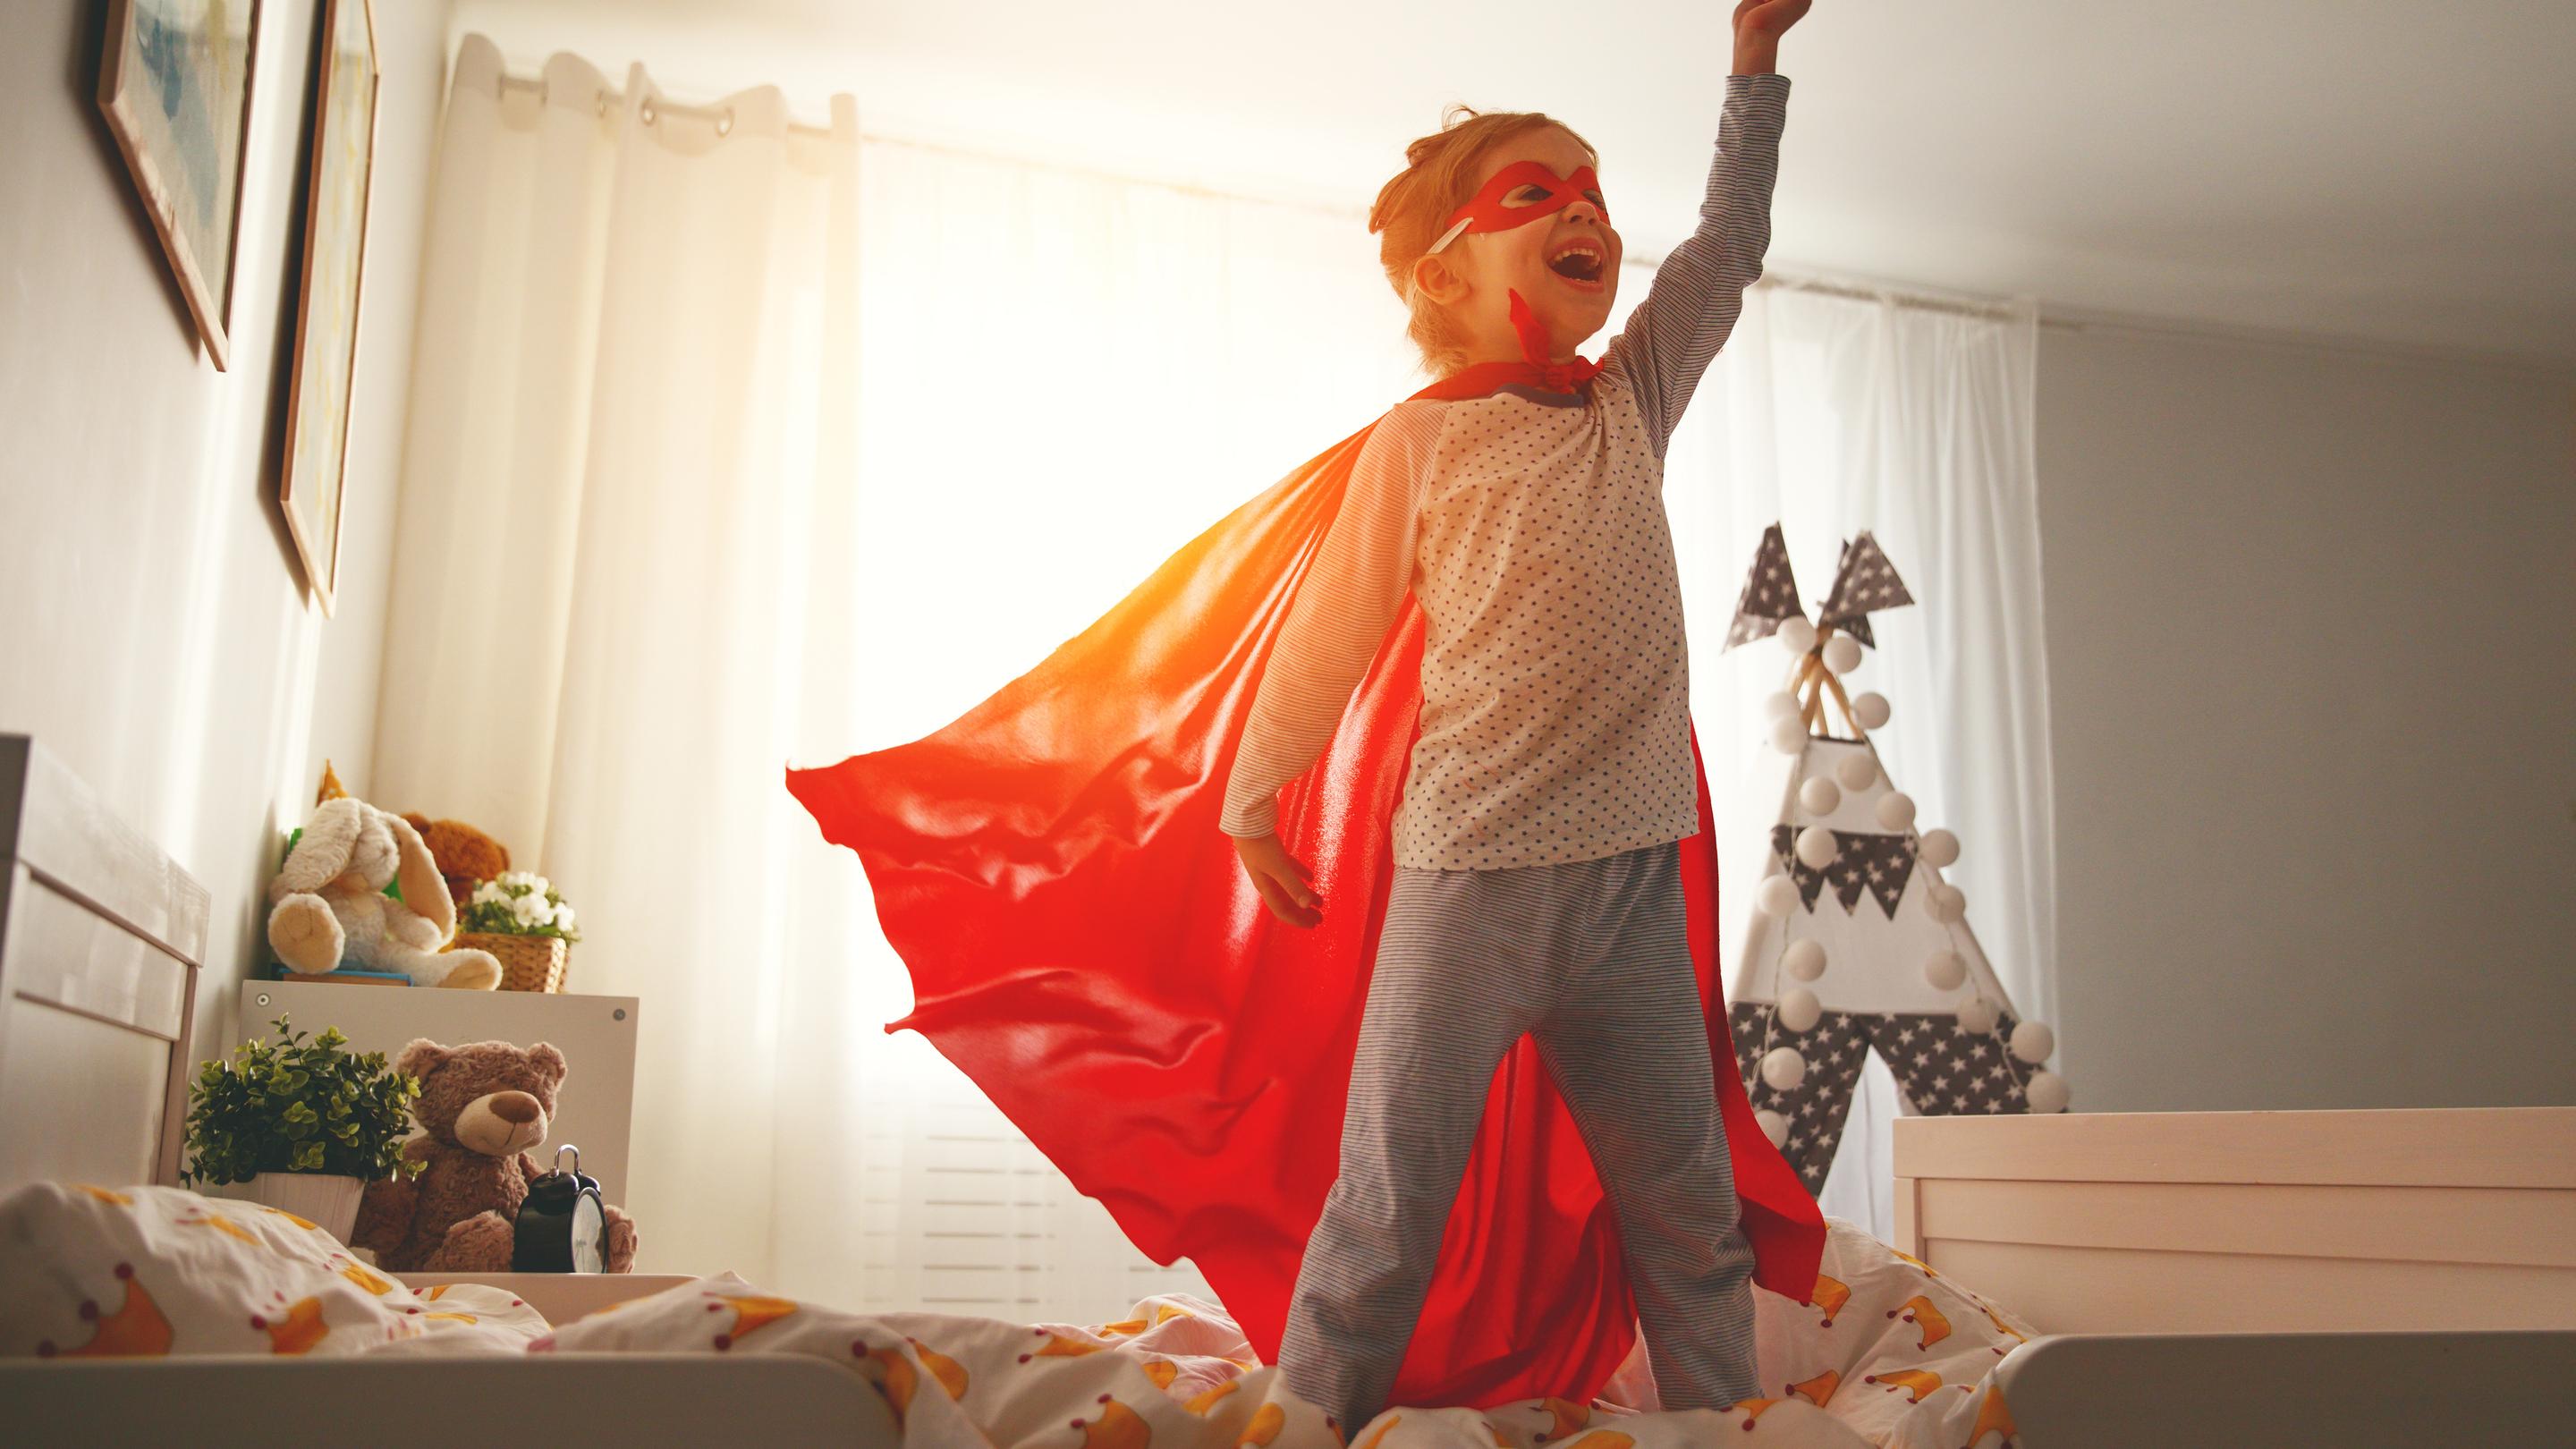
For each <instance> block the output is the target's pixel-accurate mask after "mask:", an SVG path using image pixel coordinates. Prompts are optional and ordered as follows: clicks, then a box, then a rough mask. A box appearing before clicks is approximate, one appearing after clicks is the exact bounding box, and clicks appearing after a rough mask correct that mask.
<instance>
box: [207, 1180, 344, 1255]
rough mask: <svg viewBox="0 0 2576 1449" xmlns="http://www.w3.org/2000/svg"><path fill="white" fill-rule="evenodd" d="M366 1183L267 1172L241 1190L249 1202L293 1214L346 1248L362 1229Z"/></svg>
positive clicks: (240, 1185)
mask: <svg viewBox="0 0 2576 1449" xmlns="http://www.w3.org/2000/svg"><path fill="white" fill-rule="evenodd" d="M366 1189H367V1183H366V1179H364V1178H357V1177H344V1176H341V1175H339V1174H337V1173H328V1172H263V1173H261V1174H260V1175H258V1176H257V1177H254V1178H252V1179H251V1180H250V1181H248V1182H246V1183H241V1184H239V1185H238V1188H237V1190H238V1191H240V1192H241V1193H242V1195H243V1196H244V1197H245V1198H246V1199H247V1200H249V1201H251V1202H255V1203H259V1204H261V1205H262V1206H265V1207H273V1208H277V1209H279V1210H280V1211H283V1212H290V1213H293V1214H295V1215H296V1216H297V1217H299V1218H302V1219H304V1220H305V1221H307V1222H310V1223H311V1224H313V1225H314V1226H315V1227H317V1228H320V1229H321V1230H322V1231H324V1232H326V1233H329V1234H330V1235H331V1236H332V1237H333V1238H336V1239H338V1240H339V1241H340V1242H341V1243H342V1244H343V1245H345V1244H347V1243H348V1241H349V1234H350V1233H352V1232H354V1231H356V1229H357V1226H358V1195H359V1194H360V1193H362V1192H365V1191H366Z"/></svg>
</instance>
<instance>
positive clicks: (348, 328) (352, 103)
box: [277, 0, 384, 618]
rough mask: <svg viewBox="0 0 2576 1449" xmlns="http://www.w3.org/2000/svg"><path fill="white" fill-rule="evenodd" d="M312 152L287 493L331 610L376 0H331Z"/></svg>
mask: <svg viewBox="0 0 2576 1449" xmlns="http://www.w3.org/2000/svg"><path fill="white" fill-rule="evenodd" d="M315 45H316V47H317V49H318V51H319V55H318V57H317V63H316V69H317V71H318V72H319V73H320V76H321V79H320V81H319V88H318V93H317V95H316V98H315V101H314V107H313V118H314V119H313V157H312V173H311V180H310V183H309V184H308V185H307V187H306V188H305V205H304V260H303V264H302V272H301V276H300V279H299V280H298V282H297V285H296V299H295V343H294V346H295V365H294V370H293V373H292V375H291V379H290V381H289V382H288V384H287V413H286V448H285V455H284V462H283V464H282V465H281V467H280V468H279V470H278V485H277V502H278V507H279V508H280V509H281V510H283V511H284V513H285V514H286V528H287V532H288V533H290V534H292V535H293V536H294V539H295V551H296V554H297V556H298V557H299V558H300V559H301V560H302V561H303V565H304V577H305V579H306V581H307V583H309V584H310V586H311V587H312V590H313V594H314V597H315V598H316V599H318V600H319V601H320V602H321V605H322V613H323V617H325V618H328V617H330V614H331V609H332V601H333V598H334V596H335V595H336V594H337V592H338V588H339V572H340V505H341V500H342V497H343V495H344V493H345V491H346V487H347V480H348V459H349V422H350V416H351V408H350V399H351V396H352V390H353V385H354V383H355V381H356V378H357V367H358V315H359V306H360V303H361V300H362V299H363V297H364V295H365V280H366V260H367V217H368V200H369V198H370V197H371V196H372V195H373V194H374V190H375V186H374V181H375V171H376V114H377V103H378V100H379V93H380V92H381V90H382V81H383V75H384V70H383V65H382V62H381V60H380V58H379V56H378V54H377V50H376V17H375V5H374V0H322V9H321V31H320V34H319V36H318V38H317V39H316V41H315Z"/></svg>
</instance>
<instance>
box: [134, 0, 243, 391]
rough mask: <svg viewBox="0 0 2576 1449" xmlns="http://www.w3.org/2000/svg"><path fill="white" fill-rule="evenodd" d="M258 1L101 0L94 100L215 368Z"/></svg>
mask: <svg viewBox="0 0 2576 1449" xmlns="http://www.w3.org/2000/svg"><path fill="white" fill-rule="evenodd" d="M259 21H260V0H109V4H108V14H107V37H106V45H105V47H104V55H103V58H102V60H101V63H100V65H99V77H98V105H99V109H100V110H101V111H102V112H104V113H105V114H106V117H107V128H108V130H109V131H110V132H111V133H112V134H114V136H115V137H116V146H117V149H118V150H119V151H121V152H123V153H124V156H125V166H126V169H127V170H128V171H129V172H131V173H132V174H133V176H134V185H135V189H136V190H137V191H139V192H141V193H142V197H143V207H144V210H145V212H147V213H148V214H149V215H150V216H151V218H152V228H153V230H154V231H155V232H157V233H158V234H159V235H160V238H161V250H162V252H163V254H164V255H165V256H167V257H168V258H169V262H170V270H171V271H172V272H173V273H174V274H175V275H176V276H177V277H178V280H179V291H180V293H181V294H182V295H183V296H185V297H186V298H187V302H188V311H189V314H190V315H191V316H192V317H194V318H195V320H196V324H197V335H198V337H199V338H200V339H202V340H203V341H204V343H205V346H206V353H207V355H208V356H209V357H210V358H212V359H213V361H214V364H215V370H216V371H218V372H221V371H224V370H226V369H227V368H228V366H229V361H230V353H231V335H230V328H231V318H232V298H233V281H234V275H235V273H236V272H238V271H239V270H240V261H241V257H240V243H241V199H242V173H243V172H244V170H245V169H246V168H247V163H248V160H249V154H250V151H249V142H250V105H251V88H252V81H253V72H254V70H255V69H256V62H257V59H258V51H259Z"/></svg>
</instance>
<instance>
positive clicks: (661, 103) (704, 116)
mask: <svg viewBox="0 0 2576 1449" xmlns="http://www.w3.org/2000/svg"><path fill="white" fill-rule="evenodd" d="M512 91H526V92H528V93H530V94H532V95H534V96H535V97H536V98H537V99H538V100H540V101H543V100H545V99H546V81H545V77H543V76H515V75H511V74H510V73H508V72H507V71H504V72H502V74H501V94H502V95H504V96H507V95H508V94H509V93H510V92H512ZM612 103H613V104H617V105H624V104H625V103H626V93H625V92H624V91H621V90H619V89H617V88H616V87H614V86H603V87H601V88H600V92H599V113H600V114H601V115H603V116H604V115H606V114H608V108H609V106H610V105H611V104H612ZM653 109H654V110H655V111H656V112H665V111H667V112H669V113H670V114H672V115H675V116H695V117H697V118H699V119H700V120H706V121H714V122H716V123H718V124H719V125H720V126H723V127H726V128H730V127H731V126H732V124H733V107H731V106H692V105H685V104H682V103H681V102H679V101H675V100H672V99H671V98H670V97H668V96H664V97H662V98H661V99H660V100H657V101H655V102H654V103H653ZM787 132H788V134H789V135H791V136H815V137H820V138H824V139H829V138H830V136H831V134H832V128H831V127H829V126H809V125H807V124H805V123H804V122H803V121H795V120H791V121H789V122H788V123H787Z"/></svg>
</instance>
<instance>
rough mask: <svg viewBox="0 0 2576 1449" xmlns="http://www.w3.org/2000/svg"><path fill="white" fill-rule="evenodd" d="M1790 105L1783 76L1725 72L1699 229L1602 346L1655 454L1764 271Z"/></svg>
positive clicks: (1660, 269)
mask: <svg viewBox="0 0 2576 1449" xmlns="http://www.w3.org/2000/svg"><path fill="white" fill-rule="evenodd" d="M1788 106H1789V78H1788V77H1787V76H1784V75H1774V74H1763V75H1730V76H1728V77H1727V78H1726V110H1725V113H1724V114H1723V116H1721V118H1720V119H1719V122H1718V128H1717V159H1716V160H1715V161H1714V162H1712V163H1711V164H1710V166H1709V171H1708V196H1707V198H1706V199H1705V200H1703V201H1702V202H1701V203H1700V208H1699V227H1698V229H1697V230H1695V231H1693V232H1692V233H1691V234H1690V235H1689V236H1688V237H1686V238H1684V239H1683V241H1682V244H1681V245H1680V246H1677V247H1675V248H1673V251H1672V254H1671V255H1670V256H1667V257H1665V258H1664V264H1663V265H1662V266H1660V267H1657V268H1656V269H1655V280H1654V282H1653V283H1652V284H1651V285H1649V286H1648V287H1647V288H1646V295H1645V297H1644V298H1643V299H1641V300H1640V301H1639V302H1638V303H1637V305H1636V307H1635V308H1634V309H1633V310H1631V311H1630V312H1629V314H1628V320H1627V323H1626V325H1625V327H1624V329H1623V330H1622V331H1621V332H1620V334H1619V335H1618V336H1617V337H1615V338H1613V339H1611V345H1610V347H1609V348H1608V349H1606V351H1613V352H1616V353H1617V354H1618V357H1619V363H1620V366H1621V367H1622V368H1623V369H1624V370H1625V371H1626V374H1627V377H1628V381H1629V384H1630V386H1631V388H1632V390H1633V391H1634V392H1635V393H1636V395H1637V410H1638V412H1640V413H1641V414H1643V415H1644V417H1645V419H1646V425H1647V428H1648V429H1649V433H1650V436H1651V439H1652V442H1653V446H1654V450H1655V456H1657V457H1659V458H1660V457H1662V456H1663V453H1664V447H1665V444H1667V443H1669V442H1670V441H1671V440H1672V436H1673V429H1675V428H1676V427H1679V426H1680V425H1681V419H1682V408H1683V407H1684V405H1686V404H1688V403H1689V402H1690V396H1691V391H1692V390H1693V389H1694V388H1696V387H1698V386H1699V379H1700V374H1701V373H1703V372H1705V371H1707V370H1708V364H1709V360H1710V359H1711V358H1713V357H1715V356H1717V350H1718V348H1720V347H1722V346H1724V345H1725V343H1726V338H1727V334H1728V333H1730V332H1733V331H1734V330H1735V319H1736V317H1737V315H1738V314H1740V313H1741V312H1742V311H1743V310H1744V289H1745V288H1747V287H1750V286H1752V285H1753V283H1754V281H1755V280H1756V279H1757V278H1759V277H1760V276H1761V275H1762V256H1763V253H1764V252H1766V251H1768V250H1770V247H1771V184H1772V181H1773V179H1774V178H1775V177H1776V176H1777V175H1778V173H1779V164H1780V130H1781V126H1782V124H1783V122H1784V120H1785V118H1786V115H1787V112H1788ZM1605 360H1606V359H1605Z"/></svg>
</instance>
